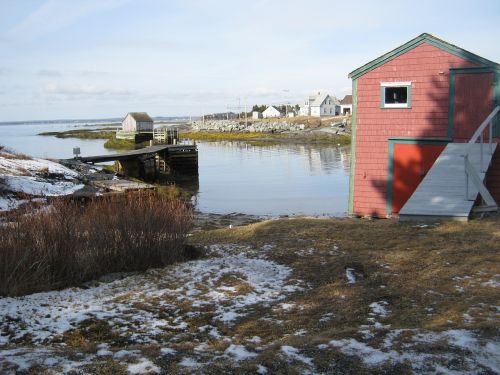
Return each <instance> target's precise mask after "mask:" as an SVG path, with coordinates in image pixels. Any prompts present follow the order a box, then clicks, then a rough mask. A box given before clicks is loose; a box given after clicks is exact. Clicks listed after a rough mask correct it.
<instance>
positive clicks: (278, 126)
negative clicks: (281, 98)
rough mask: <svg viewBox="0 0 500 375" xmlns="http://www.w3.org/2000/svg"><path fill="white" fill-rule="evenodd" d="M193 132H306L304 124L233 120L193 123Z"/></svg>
mask: <svg viewBox="0 0 500 375" xmlns="http://www.w3.org/2000/svg"><path fill="white" fill-rule="evenodd" d="M191 129H192V130H193V131H216V132H249V133H283V132H297V131H303V130H306V125H305V124H293V123H287V122H286V121H274V122H254V123H249V124H248V125H245V123H240V122H238V121H234V120H210V121H205V122H203V121H194V122H193V123H192V124H191Z"/></svg>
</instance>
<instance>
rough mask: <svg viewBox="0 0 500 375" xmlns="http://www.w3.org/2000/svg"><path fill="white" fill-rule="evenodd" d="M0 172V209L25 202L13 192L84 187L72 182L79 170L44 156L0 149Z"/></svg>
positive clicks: (59, 191)
mask: <svg viewBox="0 0 500 375" xmlns="http://www.w3.org/2000/svg"><path fill="white" fill-rule="evenodd" d="M0 175H2V181H1V182H2V185H3V187H4V188H5V190H6V193H4V195H3V196H0V211H8V210H12V209H15V208H17V207H18V206H20V205H21V204H23V203H25V202H26V201H25V200H19V199H17V198H16V197H15V194H12V193H24V194H28V195H33V196H56V195H68V194H72V193H74V192H75V191H77V190H79V189H81V188H83V187H84V185H83V184H80V183H78V182H75V179H76V178H77V177H78V173H77V172H75V171H73V170H71V169H69V168H66V167H64V166H62V165H61V164H58V163H55V162H53V161H50V160H44V159H28V158H23V157H19V156H17V155H13V154H8V153H0Z"/></svg>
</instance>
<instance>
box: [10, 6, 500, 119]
mask: <svg viewBox="0 0 500 375" xmlns="http://www.w3.org/2000/svg"><path fill="white" fill-rule="evenodd" d="M423 32H428V33H431V34H433V35H436V36H438V37H440V38H442V39H444V40H446V41H448V42H450V43H453V44H455V45H458V46H460V47H462V48H464V49H467V50H469V51H471V52H474V53H476V54H478V55H480V56H483V57H485V58H487V59H490V60H493V61H496V62H499V61H500V43H499V42H498V41H499V40H500V1H499V0H489V1H484V0H476V1H474V2H470V0H469V1H461V0H454V1H439V0H432V1H427V0H420V1H404V0H399V1H391V0H387V1H386V0H378V1H371V0H370V1H368V0H367V1H357V0H350V1H345V0H344V1H337V0H308V1H296V0H249V1H247V0H179V1H177V0H0V122H1V121H22V120H50V119H91V118H111V117H123V116H124V115H125V114H126V113H127V112H133V111H146V112H148V113H149V114H150V115H153V116H183V115H186V116H190V115H192V116H196V115H201V114H202V113H211V112H225V111H227V110H228V109H229V110H233V111H237V109H238V107H239V108H241V110H244V106H245V105H247V108H250V107H251V106H252V105H253V104H280V103H286V102H290V103H292V104H295V103H302V102H303V101H304V99H305V98H306V97H307V96H308V95H309V94H311V93H313V92H316V91H325V92H328V93H330V94H331V95H334V96H336V97H338V98H342V97H343V96H344V95H345V94H350V93H351V81H350V79H348V77H347V75H348V73H349V72H351V71H353V70H354V69H356V68H358V67H359V66H361V65H363V64H365V63H367V62H369V61H370V60H372V59H374V58H376V57H378V56H380V55H382V54H384V53H385V52H388V51H390V50H392V49H393V48H395V47H397V46H399V45H401V44H403V43H405V42H407V41H408V40H410V39H412V38H414V37H416V36H418V35H420V34H421V33H423Z"/></svg>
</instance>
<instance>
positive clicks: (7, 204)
mask: <svg viewBox="0 0 500 375" xmlns="http://www.w3.org/2000/svg"><path fill="white" fill-rule="evenodd" d="M26 202H27V201H26V200H25V199H15V198H13V197H9V196H7V197H2V196H0V211H9V210H14V209H16V208H18V207H19V206H20V205H22V204H24V203H26Z"/></svg>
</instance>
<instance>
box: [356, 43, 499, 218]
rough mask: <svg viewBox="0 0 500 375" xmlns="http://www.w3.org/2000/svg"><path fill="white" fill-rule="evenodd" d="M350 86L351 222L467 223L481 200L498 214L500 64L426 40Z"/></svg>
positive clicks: (362, 71) (381, 61) (361, 73)
mask: <svg viewBox="0 0 500 375" xmlns="http://www.w3.org/2000/svg"><path fill="white" fill-rule="evenodd" d="M349 77H350V78H352V86H353V117H352V136H353V139H352V154H351V156H352V159H351V180H350V194H349V213H350V214H351V215H355V216H365V215H368V216H378V217H390V216H393V215H398V214H399V217H400V218H403V217H406V218H420V217H453V218H458V219H465V220H466V219H467V218H468V216H469V214H470V211H471V210H472V205H473V203H474V201H476V205H477V203H478V201H479V200H482V203H483V204H484V203H485V202H486V205H487V206H488V208H489V209H495V206H496V203H495V201H496V202H500V147H498V148H499V149H498V150H497V151H495V149H496V143H499V142H498V141H499V140H500V138H499V137H500V120H499V118H500V114H496V113H497V111H498V110H496V108H497V107H498V106H499V105H500V65H499V64H497V63H495V62H492V61H489V60H487V59H485V58H482V57H480V56H477V55H475V54H473V53H471V52H468V51H466V50H464V49H461V48H459V47H457V46H454V45H452V44H450V43H447V42H445V41H443V40H441V39H438V38H436V37H434V36H432V35H430V34H422V35H420V36H418V37H416V38H415V39H412V40H410V41H409V42H408V43H405V44H403V45H402V46H400V47H398V48H396V49H394V50H392V51H390V52H388V53H386V54H385V55H383V56H380V57H379V58H377V59H375V60H373V61H371V62H369V63H367V64H365V65H363V66H362V67H360V68H358V69H356V70H354V71H353V72H351V73H350V74H349ZM499 109H500V108H499ZM485 119H487V120H486V123H485V124H483V126H482V128H481V130H480V131H478V128H479V127H480V125H482V123H483V122H484V120H485ZM490 120H491V121H490ZM483 128H484V130H482V129H483ZM490 129H492V130H491V133H492V136H493V137H492V139H491V143H490V137H489V136H490ZM475 132H476V133H477V134H474V133H475ZM479 133H481V134H482V135H483V142H482V144H483V146H481V137H480V136H479ZM473 136H474V139H473V140H472V141H471V138H473ZM469 141H470V142H469ZM467 142H469V143H467ZM478 142H479V143H478ZM492 154H493V155H492ZM463 155H466V158H465V159H464V157H463ZM466 172H467V173H466ZM483 181H486V182H484V183H483ZM485 185H486V186H487V188H485ZM485 190H486V191H485ZM478 197H480V198H482V199H480V198H478ZM492 199H493V200H492ZM469 206H470V207H469Z"/></svg>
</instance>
